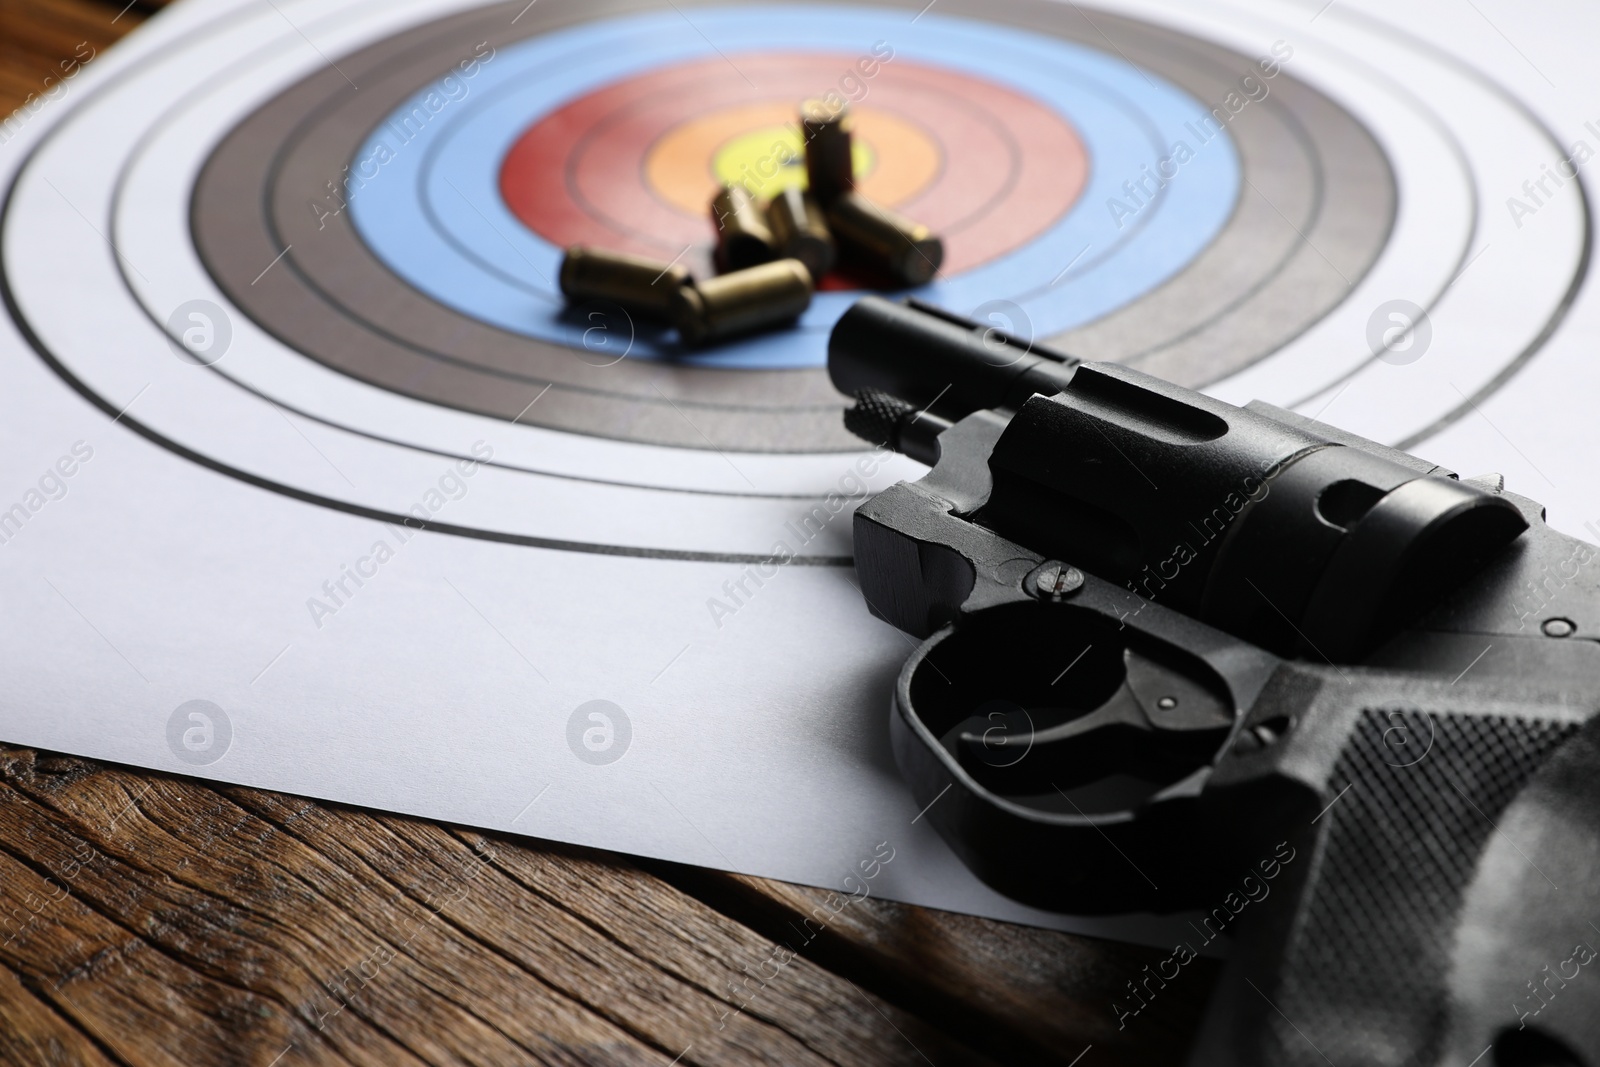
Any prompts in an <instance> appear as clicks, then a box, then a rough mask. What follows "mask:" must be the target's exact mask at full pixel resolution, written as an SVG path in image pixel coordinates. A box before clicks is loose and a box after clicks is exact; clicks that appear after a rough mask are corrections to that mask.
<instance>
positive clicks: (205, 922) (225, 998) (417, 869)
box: [0, 749, 994, 1067]
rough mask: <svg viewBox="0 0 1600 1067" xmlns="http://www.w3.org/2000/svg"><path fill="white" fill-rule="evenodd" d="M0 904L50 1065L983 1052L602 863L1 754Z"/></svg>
mask: <svg viewBox="0 0 1600 1067" xmlns="http://www.w3.org/2000/svg"><path fill="white" fill-rule="evenodd" d="M0 916H3V918H0V931H3V932H4V935H5V937H6V941H5V944H4V945H3V946H0V1017H3V1018H4V1019H5V1021H6V1022H7V1024H8V1025H7V1033H8V1035H9V1036H8V1038H7V1039H6V1040H8V1041H9V1042H11V1044H10V1046H9V1047H10V1048H15V1049H23V1048H36V1047H47V1046H50V1047H58V1048H60V1049H61V1050H64V1051H63V1052H62V1059H63V1061H64V1062H99V1061H106V1062H112V1063H124V1064H136V1065H144V1064H196V1063H213V1062H242V1063H257V1064H263V1065H264V1064H270V1063H272V1062H273V1061H274V1060H275V1059H277V1058H278V1057H280V1056H281V1057H282V1059H281V1060H280V1061H279V1062H280V1064H281V1067H293V1065H295V1064H298V1063H305V1062H311V1063H348V1064H375V1065H377V1064H382V1065H385V1067H387V1065H391V1064H412V1063H430V1064H431V1063H455V1062H490V1063H499V1062H526V1061H529V1060H532V1061H535V1062H547V1063H638V1064H644V1063H650V1064H669V1063H671V1062H673V1060H674V1058H675V1057H681V1058H679V1059H678V1062H680V1063H684V1064H691V1063H693V1064H746V1063H771V1064H819V1065H820V1064H830V1063H834V1064H849V1063H860V1062H870V1063H882V1064H923V1063H925V1062H928V1061H929V1060H931V1061H932V1062H934V1063H937V1064H939V1065H940V1067H944V1065H947V1064H969V1063H970V1064H977V1063H989V1062H994V1061H992V1060H987V1059H984V1058H983V1057H982V1056H980V1055H977V1054H975V1053H973V1052H972V1051H970V1050H969V1049H968V1048H967V1047H966V1046H964V1045H963V1044H962V1043H961V1042H959V1041H957V1040H955V1039H953V1038H951V1037H950V1036H949V1035H948V1034H946V1033H944V1032H943V1031H942V1030H941V1029H940V1028H938V1027H936V1026H933V1025H930V1024H929V1023H928V1022H926V1021H924V1020H922V1019H919V1018H918V1017H916V1015H914V1014H912V1013H908V1012H906V1011H904V1010H902V1009H900V1008H898V1007H895V1006H894V1005H892V1004H890V1003H887V1002H885V1001H884V1000H882V999H880V998H878V997H876V996H874V995H872V994H870V993H868V992H867V991H865V990H864V989H862V988H861V987H860V986H859V985H858V984H857V983H854V982H852V981H850V980H849V979H846V978H841V977H839V976H838V975H835V974H832V973H830V972H829V971H827V970H825V969H824V968H822V967H821V966H819V965H818V964H816V963H815V962H813V961H811V960H809V959H806V958H803V957H794V958H786V954H785V953H783V952H781V951H780V950H779V949H778V946H776V945H775V943H774V942H773V941H772V940H771V939H769V938H767V937H764V936H762V935H761V934H759V933H757V932H756V931H753V930H751V929H749V928H748V927H746V926H744V925H742V924H740V923H739V922H737V921H735V920H733V919H730V918H729V917H727V916H725V915H722V914H720V913H718V912H717V911H715V910H713V909H712V908H710V907H708V906H707V905H705V904H704V903H702V902H701V901H699V900H697V899H696V898H694V897H693V896H691V895H689V894H686V893H684V892H682V891H681V890H679V889H677V888H675V887H673V886H672V885H669V884H668V883H666V882H664V881H662V880H661V879H659V878H657V877H655V876H654V875H652V874H649V873H647V872H645V871H643V870H640V869H638V868H637V867H634V866H631V865H629V864H627V863H626V862H623V861H620V860H617V859H614V858H606V857H599V856H596V855H593V854H591V853H588V852H585V851H582V850H569V849H547V850H542V851H541V850H536V849H533V848H530V847H527V846H525V845H523V844H520V843H518V842H516V841H513V840H507V839H504V838H500V837H494V836H489V835H481V834H477V833H472V832H466V831H454V830H450V829H448V828H443V827H439V826H435V825H432V824H429V823H425V822H420V821H417V820H412V819H406V818H402V817H399V816H389V815H374V814H369V813H366V812H360V811H347V810H343V809H338V808H334V807H329V806H325V805H321V804H316V803H312V802H310V801H305V800H297V799H293V798H289V797H283V796H278V795H274V794H267V793H261V792H257V791H255V790H250V789H244V788H239V787H231V786H228V787H211V786H208V785H204V784H201V783H196V782H190V781H186V780H181V779H174V778H168V777H165V776H161V775H151V774H141V773H135V772H132V771H128V770H123V769H118V768H112V767H107V766H105V765H101V764H96V763H93V762H90V761H86V760H79V759H73V758H69V757H62V756H51V755H44V754H39V753H36V752H33V751H32V750H26V749H0ZM753 974H770V977H769V978H768V980H767V982H766V984H765V986H763V987H761V990H760V994H759V995H758V996H756V997H755V998H754V999H753V1000H748V998H747V995H746V994H747V993H748V992H749V991H750V990H751V989H752V981H751V975H753ZM747 1000H748V1002H747ZM741 1004H742V1005H743V1010H739V1008H740V1006H741ZM52 1043H53V1045H52ZM6 1047H8V1046H5V1045H0V1048H6Z"/></svg>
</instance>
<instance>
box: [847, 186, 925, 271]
mask: <svg viewBox="0 0 1600 1067" xmlns="http://www.w3.org/2000/svg"><path fill="white" fill-rule="evenodd" d="M827 219H828V229H829V230H831V231H832V232H833V237H834V240H836V241H838V242H839V254H840V255H841V256H842V257H843V258H845V259H846V260H851V259H853V260H855V261H857V262H859V263H862V264H865V265H868V266H871V267H875V268H877V269H879V270H882V271H886V272H887V273H888V274H889V275H890V276H891V277H893V278H894V280H895V281H897V282H899V283H900V284H902V285H923V284H925V283H926V282H929V281H932V280H933V276H934V275H935V274H937V273H938V272H939V266H940V264H942V263H943V262H944V242H943V241H941V240H940V239H939V238H938V237H936V236H934V234H933V233H932V232H931V231H930V230H929V229H928V228H927V227H926V226H924V225H922V223H920V222H914V221H912V220H911V219H908V218H906V217H905V216H904V215H901V214H900V213H898V212H895V211H890V210H889V209H888V208H885V207H880V206H878V205H877V204H874V203H872V202H871V201H870V200H868V199H867V198H866V197H864V196H862V195H861V194H860V193H845V194H844V195H843V196H841V197H839V198H838V199H837V200H834V201H833V202H832V203H830V204H829V205H828V207H827Z"/></svg>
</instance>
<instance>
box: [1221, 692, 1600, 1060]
mask: <svg viewBox="0 0 1600 1067" xmlns="http://www.w3.org/2000/svg"><path fill="white" fill-rule="evenodd" d="M1578 729H1579V724H1578V723H1575V722H1571V721H1559V720H1541V719H1532V718H1521V717H1510V716H1503V715H1485V714H1427V713H1423V712H1420V711H1415V710H1400V709H1395V710H1390V709H1382V708H1367V709H1364V710H1363V711H1362V713H1361V715H1360V717H1359V719H1358V720H1357V722H1356V724H1355V726H1354V729H1353V730H1352V731H1351V732H1350V734H1349V735H1348V737H1347V740H1346V743H1345V746H1344V748H1343V750H1342V752H1341V753H1340V755H1339V758H1338V760H1337V762H1336V764H1335V767H1334V772H1333V775H1332V777H1331V779H1330V787H1331V790H1332V791H1333V792H1334V793H1336V794H1337V799H1336V800H1334V801H1333V802H1332V804H1331V806H1330V807H1328V808H1327V809H1325V811H1324V812H1323V814H1322V815H1321V816H1319V819H1318V821H1319V822H1321V823H1324V824H1326V825H1324V826H1322V827H1319V828H1318V829H1320V830H1321V831H1322V835H1321V837H1320V840H1319V842H1318V845H1317V847H1316V852H1315V855H1314V857H1313V860H1312V868H1311V870H1310V873H1309V875H1308V882H1307V885H1306V887H1305V890H1304V895H1303V896H1302V897H1301V901H1300V907H1299V910H1298V912H1297V914H1296V915H1295V916H1294V920H1293V922H1292V924H1291V925H1290V926H1289V927H1288V930H1287V942H1286V944H1284V946H1283V954H1282V957H1281V964H1280V969H1279V970H1278V971H1277V973H1276V974H1256V975H1253V976H1248V980H1249V982H1250V984H1251V985H1253V986H1255V987H1256V993H1257V994H1259V996H1260V997H1261V998H1262V999H1264V1000H1266V1001H1268V1003H1269V1004H1270V1007H1271V1008H1272V1009H1273V1010H1271V1011H1270V1012H1266V1013H1265V1014H1264V1015H1263V1019H1264V1022H1265V1025H1264V1026H1263V1027H1262V1028H1261V1029H1260V1030H1258V1031H1257V1033H1256V1042H1255V1043H1256V1048H1255V1049H1253V1050H1252V1052H1251V1054H1250V1055H1247V1056H1242V1057H1240V1058H1239V1060H1236V1061H1235V1062H1248V1063H1261V1064H1283V1065H1290V1067H1300V1065H1302V1064H1303V1065H1306V1067H1313V1065H1326V1064H1327V1063H1329V1062H1332V1063H1335V1064H1339V1065H1341V1067H1344V1065H1378V1064H1382V1065H1391V1064H1392V1065H1397V1067H1398V1065H1413V1064H1415V1065H1419V1067H1420V1065H1424V1064H1428V1065H1432V1064H1436V1063H1439V1062H1440V1060H1439V1053H1440V1045H1441V1042H1442V1040H1443V1038H1444V1030H1445V1026H1446V1023H1447V1016H1448V1011H1449V1005H1448V1003H1447V1001H1448V995H1447V990H1448V980H1449V974H1450V967H1451V949H1452V945H1453V944H1454V940H1455V932H1456V928H1457V924H1458V920H1459V915H1460V912H1461V909H1462V906H1463V901H1464V897H1465V894H1466V892H1467V889H1468V886H1469V885H1470V884H1471V882H1472V879H1473V876H1474V873H1475V871H1476V869H1477V866H1478V861H1479V857H1480V855H1481V854H1482V853H1483V851H1484V849H1485V847H1486V846H1487V845H1488V844H1489V842H1490V838H1491V836H1492V835H1494V834H1495V833H1496V832H1497V830H1496V824H1497V822H1498V821H1499V820H1500V818H1501V816H1502V814H1503V813H1504V811H1505V809H1506V807H1507V805H1508V804H1510V803H1511V802H1512V800H1513V799H1514V798H1515V797H1516V796H1517V794H1518V792H1519V791H1520V790H1521V789H1522V788H1523V787H1524V785H1526V784H1527V782H1528V781H1529V779H1530V778H1531V777H1532V776H1533V775H1534V773H1535V772H1536V771H1537V770H1538V769H1539V767H1540V765H1541V764H1542V763H1543V762H1544V761H1545V759H1546V758H1547V757H1548V756H1549V755H1550V753H1551V752H1553V751H1554V750H1555V749H1556V748H1557V747H1558V746H1560V745H1561V744H1562V742H1564V741H1565V740H1567V739H1568V738H1569V737H1571V736H1572V735H1573V734H1574V733H1575V732H1576V731H1577V730H1578ZM1240 995H1241V996H1244V997H1248V996H1249V993H1248V991H1245V992H1244V993H1242V994H1240ZM1236 1036H1237V1035H1236Z"/></svg>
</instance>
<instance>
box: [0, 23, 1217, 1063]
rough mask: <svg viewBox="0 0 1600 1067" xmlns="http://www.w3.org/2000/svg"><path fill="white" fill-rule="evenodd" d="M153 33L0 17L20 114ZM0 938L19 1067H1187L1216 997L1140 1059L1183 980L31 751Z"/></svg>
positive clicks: (1125, 962) (7, 1039) (1, 43)
mask: <svg viewBox="0 0 1600 1067" xmlns="http://www.w3.org/2000/svg"><path fill="white" fill-rule="evenodd" d="M157 7H159V3H153V2H150V0H135V2H134V3H133V4H132V5H131V6H130V7H129V8H127V9H126V10H122V4H121V3H119V2H116V0H106V2H99V0H53V2H46V0H0V113H8V112H9V111H11V110H12V109H13V108H15V107H18V106H20V105H21V104H22V103H23V102H24V101H25V100H26V99H27V97H28V94H30V93H38V92H40V91H41V89H42V88H43V78H44V77H45V76H46V75H47V74H49V73H51V71H52V69H53V67H54V65H55V64H56V63H57V62H58V61H59V60H61V59H62V58H65V57H68V56H71V55H74V54H75V53H76V54H78V55H83V54H85V52H84V51H82V50H80V46H81V45H82V44H83V43H85V42H87V43H88V45H89V46H90V47H92V48H94V49H95V50H96V51H104V50H105V48H106V47H108V46H109V45H110V44H111V43H112V42H113V41H114V40H115V39H116V38H117V37H118V36H119V35H120V34H121V33H124V32H126V31H128V30H130V29H132V28H133V27H134V26H135V25H136V24H137V23H138V22H139V21H141V20H142V19H144V18H146V17H149V16H150V15H151V14H153V13H154V10H155V9H156V8H157ZM119 11H120V14H119ZM0 150H3V149H0ZM12 666H13V669H18V668H20V665H17V664H13V665H12ZM819 908H822V909H824V910H822V911H819V910H818V909H819ZM835 909H836V911H835ZM813 914H815V915H828V916H831V917H829V918H828V919H827V921H826V923H825V924H824V925H822V927H821V929H820V932H819V931H818V930H817V926H818V923H817V921H816V920H813V921H812V922H811V923H810V924H809V925H808V924H807V923H806V921H805V918H806V916H809V915H813ZM0 937H3V938H4V939H5V940H4V944H3V945H0V1063H5V1064H13V1063H16V1064H35V1063H38V1064H76V1063H92V1064H106V1063H120V1064H135V1065H145V1064H182V1065H186V1067H187V1065H207V1064H252V1065H258V1067H269V1065H278V1067H297V1065H299V1064H305V1063H360V1064H379V1065H383V1067H393V1065H396V1064H412V1063H427V1064H441V1063H458V1062H467V1063H488V1064H500V1063H560V1064H612V1063H616V1064H659V1065H667V1064H673V1063H680V1064H748V1063H772V1064H826V1063H833V1064H858V1063H860V1064H924V1063H927V1064H934V1065H937V1067H947V1065H955V1064H973V1063H1060V1064H1071V1063H1075V1062H1076V1063H1079V1064H1081V1067H1101V1065H1107V1064H1119V1063H1120V1064H1141V1065H1147V1064H1162V1063H1177V1062H1180V1061H1181V1059H1182V1056H1183V1049H1184V1048H1185V1046H1186V1045H1187V1043H1188V1041H1189V1039H1190V1037H1191V1036H1192V1034H1193V1032H1194V1027H1195V1024H1196V1021H1197V1019H1198V1016H1199V1012H1200V1010H1201V1007H1202V1006H1203V1004H1204V1001H1205V998H1206V996H1207V994H1208V993H1209V992H1210V987H1211V982H1212V979H1213V976H1214V968H1213V967H1212V966H1211V965H1210V964H1209V963H1207V962H1200V963H1197V964H1195V965H1193V966H1190V967H1188V968H1186V969H1185V971H1184V978H1183V981H1182V982H1181V983H1174V984H1173V986H1172V987H1170V988H1169V989H1167V990H1166V991H1164V993H1163V996H1162V998H1161V999H1160V1000H1158V1001H1155V1002H1153V1003H1152V1004H1151V1006H1150V1007H1149V1008H1148V1009H1146V1010H1145V1011H1144V1012H1142V1013H1141V1014H1140V1015H1139V1017H1138V1018H1137V1019H1136V1020H1133V1021H1132V1022H1130V1024H1129V1025H1128V1026H1127V1028H1126V1029H1123V1030H1120V1031H1119V1030H1118V1028H1117V1025H1116V1017H1115V1015H1114V1014H1113V1012H1112V1010H1111V1002H1112V1000H1113V998H1114V997H1115V996H1117V994H1118V991H1119V990H1121V989H1122V988H1123V984H1124V983H1125V982H1126V981H1128V980H1129V979H1132V978H1134V977H1135V976H1136V975H1138V973H1139V971H1140V969H1141V968H1142V967H1144V966H1145V964H1147V963H1148V964H1154V963H1155V962H1156V961H1157V960H1159V959H1161V958H1162V957H1163V956H1164V955H1165V954H1164V953H1162V952H1157V951H1153V950H1149V949H1144V948H1138V947H1134V946H1129V945H1119V944H1114V943H1110V942H1104V941H1098V940H1094V939H1091V938H1083V937H1074V936H1069V935H1065V934H1057V933H1049V932H1045V931H1039V930H1033V929H1029V928H1025V927H1018V926H1010V925H1007V924H1004V923H997V922H991V921H987V920H982V919H973V918H969V917H966V916H960V915H951V914H947V913H943V912H936V911H929V910H927V909H923V908H913V907H907V906H903V905H898V904H892V903H886V902H883V901H879V900H875V899H871V898H868V899H866V900H863V901H860V902H859V903H852V904H849V905H845V906H843V907H840V906H839V901H838V898H833V900H832V901H831V902H830V894H829V893H828V892H826V891H823V890H816V889H809V888H803V887H799V886H791V885H785V884H782V883H778V882H771V881H766V880H763V879H759V878H746V877H739V876H734V875H726V874H720V873H716V872H712V871H705V870H699V869H695V868H689V867H682V866H677V865H673V864H665V863H654V862H643V861H636V860H631V859H628V858H626V857H621V856H615V855H610V854H603V853H598V852H594V851H590V850H584V849H578V848H571V847H566V846H557V845H543V844H538V843H534V842H529V841H527V840H525V839H518V838H513V837H507V836H502V835H486V834H482V833H478V832H476V831H473V830H468V829H462V828H459V827H452V826H441V825H437V824H433V823H428V822H422V821H418V820H416V819H408V818H402V817H399V816H393V815H381V814H374V813H371V812H367V811H360V810H354V809H349V808H342V807H338V806H335V805H331V804H322V803H316V802H312V801H308V800H304V799H300V798H296V797H288V796H280V795H278V794H273V793H263V792H260V791H257V790H253V789H245V788H240V787H232V786H213V785H209V784H206V783H201V782H195V781H190V780H187V779H182V778H173V777H169V776H167V775H161V774H150V773H145V772H140V771H130V770H127V769H125V768H122V767H117V766H112V765H108V764H102V763H95V762H92V761H89V760H82V759H76V758H72V757H66V756H60V755H54V754H50V753H45V752H36V751H33V750H29V749H16V748H8V747H0ZM1085 1049H1088V1051H1087V1053H1086V1052H1085ZM1080 1056H1081V1057H1082V1058H1081V1060H1080V1059H1078V1057H1080Z"/></svg>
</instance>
